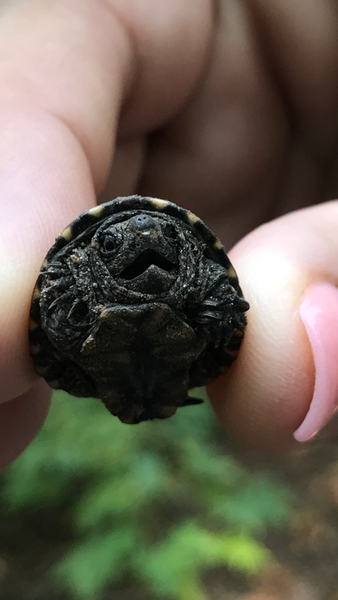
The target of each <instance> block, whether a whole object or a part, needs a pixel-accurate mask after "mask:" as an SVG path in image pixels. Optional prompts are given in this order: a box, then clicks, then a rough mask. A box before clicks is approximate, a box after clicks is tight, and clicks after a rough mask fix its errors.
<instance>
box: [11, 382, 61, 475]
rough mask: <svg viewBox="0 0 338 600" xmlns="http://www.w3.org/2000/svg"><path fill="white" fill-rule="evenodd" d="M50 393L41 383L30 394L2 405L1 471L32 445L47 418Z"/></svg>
mask: <svg viewBox="0 0 338 600" xmlns="http://www.w3.org/2000/svg"><path fill="white" fill-rule="evenodd" d="M50 396H51V390H50V388H49V387H48V386H47V384H46V383H45V382H44V381H42V380H40V381H39V382H38V383H37V384H36V385H35V386H34V387H33V388H31V389H30V390H29V391H28V392H26V393H25V394H23V395H22V396H19V397H18V398H15V399H14V400H10V401H9V402H4V403H3V404H1V405H0V471H2V470H4V469H5V468H6V467H8V466H9V465H10V464H11V463H12V462H13V461H14V460H15V459H16V458H17V457H18V456H19V455H20V454H21V453H22V452H23V451H24V450H25V448H26V447H27V446H28V445H29V444H30V442H31V441H32V440H33V438H34V437H35V436H36V434H37V433H38V432H39V430H40V428H41V427H42V424H43V422H44V420H45V418H46V416H47V413H48V409H49V405H50Z"/></svg>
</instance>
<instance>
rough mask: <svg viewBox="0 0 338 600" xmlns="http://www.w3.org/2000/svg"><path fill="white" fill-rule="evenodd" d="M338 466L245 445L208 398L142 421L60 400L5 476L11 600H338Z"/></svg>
mask: <svg viewBox="0 0 338 600" xmlns="http://www.w3.org/2000/svg"><path fill="white" fill-rule="evenodd" d="M199 393H200V395H201V396H202V397H203V393H204V392H203V391H202V390H199ZM194 395H195V396H196V391H194ZM337 461H338V454H337V449H336V447H335V446H332V447H329V446H325V451H323V450H320V448H319V449H318V447H317V448H316V449H310V450H308V449H306V450H305V449H301V450H300V451H299V452H297V453H296V454H295V453H294V454H293V455H289V456H287V457H267V456H262V455H259V454H258V453H253V452H250V451H249V450H248V449H243V448H240V446H239V445H238V444H236V443H235V442H233V441H232V440H229V439H227V437H226V434H225V432H224V430H223V429H221V427H220V426H219V425H218V424H217V421H216V418H215V417H214V415H213V413H212V411H211V409H210V408H209V405H208V402H205V403H204V404H203V405H200V406H193V407H187V408H184V409H180V410H179V411H178V413H177V414H176V415H175V416H174V417H172V418H171V419H168V420H164V421H156V422H149V423H142V424H139V425H136V426H130V425H124V424H121V423H120V421H119V420H118V419H116V418H113V417H111V416H110V415H109V413H108V412H107V410H106V409H105V408H104V406H103V405H102V404H101V403H100V402H99V401H97V400H91V399H76V398H71V397H69V396H67V394H65V393H56V394H55V395H54V400H53V403H52V409H51V412H50V414H49V417H48V418H47V421H46V423H45V426H44V427H43V429H42V431H41V433H40V434H39V435H38V437H37V438H36V439H35V440H34V442H33V444H32V445H31V446H30V447H29V448H28V449H27V450H26V452H25V453H24V454H23V455H22V456H21V457H20V458H19V460H17V462H16V463H15V464H14V465H13V466H12V467H11V468H10V469H8V471H6V473H5V474H3V475H2V477H1V480H0V507H1V515H0V598H1V600H19V599H20V600H42V599H46V598H47V597H48V598H50V599H51V600H60V599H64V600H73V599H75V600H82V599H83V600H103V599H110V598H111V599H114V600H116V599H119V600H130V599H131V598H133V599H135V600H155V599H163V600H167V599H168V600H220V599H221V598H222V599H223V598H225V599H227V598H229V599H233V598H234V599H236V598H245V599H247V598H250V599H251V598H255V600H257V599H258V600H261V599H262V600H263V599H264V600H266V599H268V600H270V599H272V600H275V599H276V600H283V599H284V598H285V599H288V600H294V599H296V598H297V600H298V598H299V600H302V599H303V597H304V598H306V600H322V599H325V600H327V599H329V600H337V598H338V595H336V593H337V590H338V585H337V583H338V577H337V571H338V569H337V564H336V563H337V560H338V554H337V550H338V546H337V538H338V531H337V529H338V516H337V514H336V505H337V502H338V462H337ZM323 569H324V571H323ZM325 569H326V570H325ZM323 578H324V579H325V585H323V581H324V579H323ZM297 586H298V587H297ZM299 586H303V587H302V588H300V587H299ZM304 586H305V587H304ZM297 589H298V591H299V590H303V591H304V589H305V593H306V595H305V596H301V595H292V594H295V593H296V592H297ZM294 590H296V592H295V591H294ZM306 590H307V591H306ZM257 594H258V595H257ZM267 594H268V595H267ZM297 594H298V592H297ZM311 594H312V595H311Z"/></svg>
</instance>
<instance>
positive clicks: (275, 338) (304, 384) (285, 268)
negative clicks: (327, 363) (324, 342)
mask: <svg viewBox="0 0 338 600" xmlns="http://www.w3.org/2000/svg"><path fill="white" fill-rule="evenodd" d="M277 230H278V228H277V223H275V224H269V226H265V227H264V228H260V229H259V230H256V232H253V233H252V234H251V235H250V236H248V237H247V238H246V239H244V240H242V242H241V243H240V244H239V245H238V246H237V247H236V248H235V249H234V251H233V252H232V253H231V260H232V262H233V264H234V265H235V267H236V270H237V272H238V275H239V280H240V283H241V286H242V289H243V292H244V296H245V298H246V299H247V300H248V301H249V303H250V310H249V312H248V313H247V318H248V325H247V329H246V333H245V337H244V341H243V344H242V347H241V349H240V352H239V356H238V358H237V360H236V361H235V363H234V364H233V365H232V366H231V368H230V370H229V372H228V373H227V374H226V375H225V376H223V377H222V378H219V379H218V380H217V381H215V382H214V383H213V384H212V385H211V386H210V387H209V389H208V391H209V395H210V399H211V402H212V405H213V408H214V410H215V412H216V414H217V416H218V418H219V419H220V421H221V422H222V424H223V425H224V426H225V427H226V428H227V429H228V430H229V431H230V433H232V434H233V435H235V436H236V437H237V438H240V439H241V440H242V441H244V442H245V443H246V444H248V445H249V446H251V447H252V448H254V449H256V450H261V451H272V452H280V451H285V450H288V449H290V448H292V447H293V446H295V445H296V442H295V439H294V437H293V432H294V431H295V430H296V429H297V427H298V426H299V425H300V423H301V422H302V420H303V418H304V414H305V413H306V411H307V409H308V406H309V403H310V400H311V397H312V393H313V386H314V363H313V355H312V350H311V346H310V344H309V339H308V336H307V334H306V330H305V328H304V324H303V322H302V320H301V318H300V314H299V310H300V304H301V300H302V296H303V293H304V289H306V285H307V275H308V273H307V271H306V270H304V269H303V266H302V264H301V263H300V262H299V261H297V260H296V259H295V256H292V253H289V252H287V251H285V247H286V246H285V239H284V241H282V240H281V238H280V239H279V238H278V236H277ZM288 247H290V244H288Z"/></svg>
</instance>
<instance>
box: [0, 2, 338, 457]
mask: <svg viewBox="0 0 338 600" xmlns="http://www.w3.org/2000/svg"><path fill="white" fill-rule="evenodd" d="M337 12H338V5H337V3H336V2H335V1H334V0H252V1H251V2H240V1H239V0H224V1H223V2H222V1H220V2H218V3H216V2H214V3H213V2H211V0H185V1H184V2H182V0H49V2H48V3H46V2H45V1H44V0H4V1H3V2H2V3H1V7H0V81H1V86H0V131H1V136H0V165H1V168H0V198H1V219H0V249H1V256H2V260H1V261H0V281H1V284H2V285H1V295H0V319H1V338H0V380H1V382H2V386H1V390H0V402H1V406H0V440H1V441H0V457H1V458H0V466H2V467H4V466H5V465H7V464H8V463H9V462H11V461H12V460H13V459H14V458H15V457H16V456H17V455H18V454H19V453H20V452H21V451H22V450H23V449H24V447H25V446H26V445H27V444H28V443H29V441H30V440H31V439H32V438H33V437H34V435H35V434H36V433H37V431H38V430H39V428H40V427H41V425H42V422H43V420H44V418H45V415H46V413H47V411H48V403H49V391H48V388H47V387H46V385H45V384H44V383H43V382H42V381H41V380H38V379H37V377H36V375H35V372H34V368H33V365H32V361H31V359H30V356H29V350H28V337H27V320H28V313H29V306H30V297H31V291H32V288H33V286H34V283H35V279H36V276H37V274H38V271H39V268H40V265H41V262H42V260H43V258H44V256H45V253H46V252H47V250H48V248H49V247H50V246H51V244H52V243H53V241H54V239H55V237H56V236H57V235H58V234H59V233H60V231H61V230H62V229H63V228H64V227H65V226H66V225H67V224H68V223H69V222H70V221H71V220H72V219H73V218H75V217H76V216H77V215H78V214H79V213H80V212H82V211H84V210H87V209H88V208H90V207H91V206H93V205H95V203H96V201H97V200H96V199H97V198H98V199H99V201H105V200H108V199H111V198H113V197H115V196H117V195H126V194H132V193H140V194H148V195H152V196H157V197H162V198H166V199H170V200H172V201H174V202H177V203H178V204H181V205H183V206H185V207H186V208H189V209H191V210H192V211H194V212H196V213H197V214H198V215H199V216H200V217H201V218H203V219H204V220H205V221H206V222H207V224H208V225H209V226H210V227H211V228H212V229H214V231H215V232H216V233H217V235H218V236H219V237H220V238H221V240H222V241H223V243H224V245H225V246H226V248H227V249H229V248H230V247H231V246H232V245H233V244H235V243H236V242H238V243H237V245H236V246H235V247H234V249H233V250H232V251H231V252H230V253H229V256H230V258H231V260H232V261H233V263H234V264H235V266H236V269H237V271H238V274H239V278H240V281H241V285H242V287H243V290H244V292H245V296H246V298H247V299H248V300H249V302H250V304H251V310H250V321H249V326H248V329H247V334H246V339H245V342H244V345H243V348H242V350H241V353H240V357H239V359H238V361H237V362H236V363H235V365H234V367H233V368H232V369H231V371H230V373H229V374H228V376H227V377H225V378H221V379H219V380H218V381H217V382H216V383H214V384H213V385H212V386H211V387H210V395H211V399H212V402H213V406H214V408H215V410H216V413H217V415H218V417H219V418H220V419H221V421H222V422H223V423H224V424H225V425H226V427H227V428H228V429H230V431H231V432H232V433H234V434H235V435H236V436H238V437H240V438H241V439H243V440H244V441H245V442H246V443H248V444H250V445H251V446H253V447H255V448H260V449H262V450H285V449H288V448H290V447H291V446H292V444H293V443H294V442H293V437H292V432H293V431H294V430H295V429H296V428H297V427H298V426H299V425H300V423H301V422H302V420H303V419H304V416H305V414H306V412H307V410H308V407H309V403H310V401H311V397H312V393H313V385H314V364H313V358H312V352H311V347H310V345H309V341H308V338H307V335H306V332H305V329H304V326H303V323H302V321H301V320H300V317H299V306H300V303H301V300H302V297H303V295H304V293H305V291H306V289H307V288H308V287H309V286H310V285H311V283H313V282H317V281H327V282H331V283H333V284H336V283H337V279H338V266H337V264H338V263H337V261H333V260H332V255H333V254H334V253H335V251H336V250H337V244H338V242H337V235H336V230H337V228H336V226H335V223H334V221H335V220H336V219H337V216H338V214H337V213H338V206H337V204H336V203H334V202H333V203H328V204H325V203H324V204H319V205H318V203H320V202H322V201H323V200H327V199H329V198H334V197H335V195H338V194H337V187H338V178H337V172H338V170H337V148H338V143H337V142H338V110H337V109H338V85H337V71H338V35H337V22H338V21H337ZM154 131H156V133H154ZM304 207H306V208H304ZM302 208H304V210H303V211H301V212H299V211H298V210H297V209H302ZM283 215H284V216H283ZM262 223H265V224H264V225H262V226H261V227H259V226H260V225H261V224H262ZM250 232H251V233H250ZM9 248H11V252H10V253H9ZM267 365H268V368H267Z"/></svg>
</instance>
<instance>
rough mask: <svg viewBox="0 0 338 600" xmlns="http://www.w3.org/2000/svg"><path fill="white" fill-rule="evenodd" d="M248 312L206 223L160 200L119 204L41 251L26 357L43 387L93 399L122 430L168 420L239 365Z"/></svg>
mask: <svg viewBox="0 0 338 600" xmlns="http://www.w3.org/2000/svg"><path fill="white" fill-rule="evenodd" d="M248 308H249V305H248V303H247V302H246V301H245V300H244V299H243V296H242V292H241V289H240V287H239V283H238V278H237V275H236V272H235V270H234V268H233V266H232V265H231V263H230V261H229V259H228V257H227V256H226V254H225V252H224V248H223V246H222V244H221V243H220V241H219V240H218V239H217V238H216V237H215V235H214V234H213V233H212V232H211V231H210V229H209V228H208V227H207V226H206V225H205V224H204V223H203V221H201V220H200V219H199V218H198V217H196V216H195V215H194V214H193V213H191V212H190V211H188V210H185V209H183V208H180V207H179V206H176V205H175V204H173V203H172V202H167V201H165V200H160V199H157V198H150V197H141V196H128V197H124V198H123V197H119V198H116V199H115V200H112V201H111V202H107V203H106V204H101V205H99V206H96V207H95V208H92V209H90V210H88V211H87V212H84V213H83V214H81V215H80V216H79V217H78V218H77V219H75V220H74V221H73V222H72V223H71V224H70V225H68V227H66V229H65V230H64V231H63V232H62V233H61V235H60V236H59V237H58V238H57V239H56V241H55V243H54V245H53V246H52V247H51V249H50V250H49V252H48V254H47V256H46V258H45V260H44V262H43V265H42V267H41V271H40V274H39V277H38V279H37V282H36V285H35V288H34V291H33V297H32V306H31V319H30V347H31V354H32V357H33V360H34V363H35V367H36V370H37V372H38V374H39V375H41V376H42V377H44V378H45V379H46V381H47V382H48V384H49V385H50V386H51V387H53V388H56V389H63V390H66V391H67V392H69V393H70V394H73V395H74V396H80V397H88V396H90V397H96V398H100V399H101V400H102V401H103V402H104V404H105V405H106V407H107V408H108V409H109V411H110V412H111V413H112V414H113V415H116V416H117V417H119V418H120V420H121V421H123V422H125V423H139V422H140V421H145V420H149V419H155V418H166V417H169V416H171V415H172V414H174V413H175V412H176V410H177V408H178V407H180V406H185V405H188V404H192V403H195V401H194V400H193V399H192V398H190V397H189V396H188V393H187V392H188V390H189V389H190V388H193V387H196V386H201V385H205V384H207V383H209V382H210V381H212V380H214V379H215V378H216V377H218V375H220V374H221V373H223V372H224V371H225V370H226V369H227V368H228V367H229V365H230V364H231V363H232V361H233V360H234V359H235V358H236V356H237V353H238V350H239V347H240V344H241V341H242V338H243V335H244V329H245V325H246V317H245V311H247V310H248Z"/></svg>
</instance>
